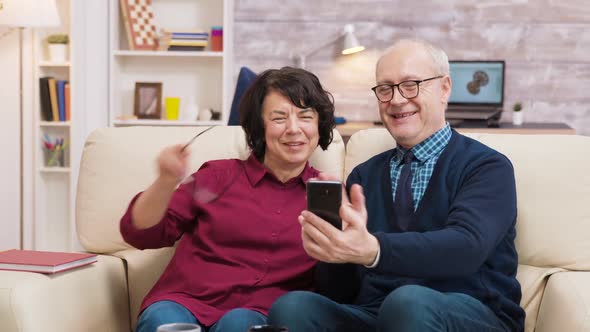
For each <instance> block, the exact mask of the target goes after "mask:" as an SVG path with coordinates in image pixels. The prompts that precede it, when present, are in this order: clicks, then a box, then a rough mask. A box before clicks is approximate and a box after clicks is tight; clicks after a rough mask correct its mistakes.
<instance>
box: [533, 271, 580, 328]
mask: <svg viewBox="0 0 590 332" xmlns="http://www.w3.org/2000/svg"><path fill="white" fill-rule="evenodd" d="M535 331H537V332H553V331H576V332H588V331H590V272H586V271H583V272H582V271H580V272H573V271H572V272H563V273H556V274H554V275H552V276H551V277H550V278H549V281H548V282H547V286H546V287H545V294H544V295H543V302H542V303H541V309H540V311H539V318H538V319H537V325H536V330H535Z"/></svg>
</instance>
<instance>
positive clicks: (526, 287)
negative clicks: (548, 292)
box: [516, 264, 564, 332]
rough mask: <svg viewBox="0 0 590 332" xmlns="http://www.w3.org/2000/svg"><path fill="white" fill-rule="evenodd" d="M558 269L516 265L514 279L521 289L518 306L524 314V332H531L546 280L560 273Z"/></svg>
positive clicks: (560, 270) (533, 328)
mask: <svg viewBox="0 0 590 332" xmlns="http://www.w3.org/2000/svg"><path fill="white" fill-rule="evenodd" d="M562 271H564V270H563V269H560V268H556V267H555V268H543V267H534V266H529V265H522V264H520V265H518V272H517V275H516V278H517V279H518V282H520V286H521V289H522V299H521V301H520V306H521V307H523V309H524V311H525V312H526V319H525V322H524V330H525V331H526V332H533V331H534V330H535V325H536V322H537V316H538V314H539V307H540V306H541V300H543V292H544V290H545V285H546V284H547V279H549V277H550V276H551V275H552V274H554V273H557V272H562Z"/></svg>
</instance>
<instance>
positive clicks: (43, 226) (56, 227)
mask: <svg viewBox="0 0 590 332" xmlns="http://www.w3.org/2000/svg"><path fill="white" fill-rule="evenodd" d="M73 3H74V1H70V0H57V1H56V4H57V6H58V11H59V16H60V20H61V25H60V26H59V27H54V28H47V29H36V30H35V32H34V38H33V51H34V52H33V54H34V55H33V57H34V58H33V63H34V71H33V74H34V75H33V76H34V78H33V86H34V89H33V90H34V91H33V97H34V102H33V110H34V111H33V127H34V130H33V139H32V145H33V149H32V153H33V158H32V163H33V167H31V169H32V171H33V172H34V174H33V178H34V181H33V192H32V193H31V195H32V208H33V213H32V225H31V228H30V234H28V235H27V236H28V237H29V241H25V248H26V249H35V250H49V251H69V250H72V241H71V235H72V233H73V232H74V219H73V215H74V213H73V202H74V186H75V184H74V183H73V181H72V169H71V167H70V165H71V164H72V160H71V157H70V148H69V147H70V145H71V141H72V139H74V137H73V136H72V134H71V129H72V126H73V121H67V122H65V121H64V122H60V121H46V120H44V118H43V115H42V111H41V100H40V86H39V79H40V78H41V77H47V76H51V77H54V78H55V79H56V80H67V81H69V83H70V96H71V100H72V99H73V98H74V91H75V83H74V82H73V80H72V70H73V62H72V61H70V59H71V49H72V44H73V43H74V41H73V40H72V38H71V37H72V36H71V33H70V32H71V30H72V29H71V23H70V21H71V16H72V15H71V6H72V5H73ZM55 33H60V34H68V35H69V37H70V43H69V44H68V48H69V52H68V53H69V54H70V55H69V56H68V59H67V60H66V61H64V62H52V61H50V60H49V52H48V47H47V41H46V39H47V36H49V35H51V34H55ZM70 105H72V109H71V116H72V119H73V118H74V117H75V113H76V111H77V110H74V108H73V105H74V103H73V102H71V103H70ZM45 135H49V136H50V137H51V138H52V139H54V138H58V137H60V138H64V142H65V146H66V147H65V149H64V151H63V153H64V158H63V161H64V163H63V165H60V166H52V167H48V166H47V163H46V158H45V151H44V143H43V139H44V137H45Z"/></svg>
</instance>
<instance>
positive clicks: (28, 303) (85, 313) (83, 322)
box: [0, 256, 130, 332]
mask: <svg viewBox="0 0 590 332" xmlns="http://www.w3.org/2000/svg"><path fill="white" fill-rule="evenodd" d="M1 272H2V273H0V285H1V287H2V288H0V322H1V330H2V332H17V331H18V332H38V331H48V332H49V331H55V332H58V331H112V332H123V331H124V332H129V329H130V321H129V302H128V300H127V281H126V280H127V279H126V278H125V268H124V265H123V261H122V260H121V259H119V258H116V257H112V256H99V257H98V262H96V263H93V264H91V265H88V266H85V267H81V268H77V269H73V270H69V271H64V272H60V273H57V274H53V275H43V274H39V273H30V272H15V271H1Z"/></svg>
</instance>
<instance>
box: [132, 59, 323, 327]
mask: <svg viewBox="0 0 590 332" xmlns="http://www.w3.org/2000/svg"><path fill="white" fill-rule="evenodd" d="M240 115H241V125H242V127H243V129H244V131H245V133H246V139H247V142H248V145H249V147H250V148H251V150H252V152H251V155H250V157H249V158H248V159H247V160H239V159H231V160H215V161H209V162H207V163H205V164H204V165H203V166H202V167H201V168H200V169H199V170H198V171H197V172H196V173H194V174H193V175H192V179H193V181H188V182H186V181H184V182H183V183H180V182H181V180H182V179H183V178H184V176H185V175H186V166H187V157H188V155H187V154H188V152H187V151H186V150H183V145H175V146H170V147H167V148H165V149H164V150H163V151H162V152H161V153H160V155H159V157H158V166H159V172H160V174H159V177H158V178H157V179H156V180H155V181H154V183H152V185H151V186H150V187H149V188H147V190H145V191H144V192H142V193H140V194H138V195H137V196H136V197H135V198H134V199H133V200H132V201H131V203H130V205H129V208H128V210H127V212H126V213H125V215H124V216H123V218H122V219H121V234H122V235H123V238H124V239H125V241H127V242H128V243H129V244H131V245H133V246H134V247H136V248H138V249H148V248H161V247H165V246H172V245H173V244H174V243H175V242H176V241H177V240H179V239H180V241H179V242H178V245H177V248H176V252H175V254H174V256H173V257H172V260H171V261H170V263H169V264H168V266H167V267H166V269H165V271H164V273H163V274H162V276H161V277H160V279H159V280H158V282H157V283H156V284H155V285H154V287H153V288H152V289H151V291H150V292H149V293H148V295H147V296H146V297H145V299H144V300H143V303H142V306H141V314H140V316H139V320H138V326H137V331H141V332H144V331H149V332H154V331H155V330H156V328H157V326H159V325H161V324H166V323H172V322H184V323H196V324H199V325H200V326H201V327H202V328H203V330H204V331H208V332H220V331H223V332H232V331H235V332H245V331H246V330H247V329H248V327H249V326H251V325H257V324H264V323H265V322H266V315H267V313H268V309H269V307H270V305H271V304H272V303H273V301H274V300H275V299H276V298H278V297H279V296H281V295H283V294H285V293H286V292H288V291H292V290H310V289H311V288H312V281H313V280H312V279H313V267H314V265H315V263H316V262H315V261H314V260H313V259H311V258H310V257H309V256H308V255H307V254H306V253H305V251H304V250H303V246H302V243H301V226H300V225H299V223H298V222H297V217H298V216H299V214H300V212H301V211H302V210H304V209H305V204H306V203H305V184H306V182H307V180H308V179H309V178H312V177H315V176H317V175H318V171H317V170H315V169H313V168H312V167H310V166H309V163H308V159H309V157H310V156H311V154H312V153H313V151H314V150H315V149H316V148H317V146H318V145H319V146H320V147H322V149H324V150H325V149H326V148H327V147H328V145H329V144H330V143H331V141H332V129H333V127H334V105H333V102H332V98H331V95H330V93H329V92H327V91H325V90H324V89H323V88H322V86H321V84H320V82H319V80H318V78H317V77H316V76H315V75H313V74H311V73H310V72H307V71H305V70H303V69H295V68H289V67H285V68H282V69H280V70H268V71H265V72H264V73H262V74H261V75H260V76H259V77H258V78H257V80H256V81H255V82H254V83H253V85H252V86H251V87H250V88H249V89H248V90H247V91H246V93H245V95H244V96H243V98H242V102H241V104H240ZM179 184H180V185H179Z"/></svg>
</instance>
